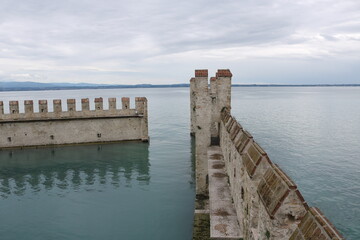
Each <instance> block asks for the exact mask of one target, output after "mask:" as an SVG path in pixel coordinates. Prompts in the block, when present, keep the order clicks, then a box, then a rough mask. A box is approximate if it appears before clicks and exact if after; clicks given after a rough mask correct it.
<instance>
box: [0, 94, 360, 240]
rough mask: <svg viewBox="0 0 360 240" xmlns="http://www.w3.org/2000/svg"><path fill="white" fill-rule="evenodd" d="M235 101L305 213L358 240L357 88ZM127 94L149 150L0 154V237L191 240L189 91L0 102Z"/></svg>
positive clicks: (109, 147)
mask: <svg viewBox="0 0 360 240" xmlns="http://www.w3.org/2000/svg"><path fill="white" fill-rule="evenodd" d="M232 94H233V95H232V113H233V115H234V116H236V118H237V119H238V120H239V122H241V124H242V125H243V126H244V127H245V128H246V129H247V130H249V131H250V132H251V133H252V134H253V136H254V138H255V140H256V141H257V142H259V143H260V145H261V146H262V147H263V148H264V149H265V150H266V151H267V152H268V154H269V156H270V158H271V159H272V160H273V161H274V162H275V163H277V164H279V165H280V167H281V168H283V169H284V170H285V171H286V172H287V173H288V175H290V176H291V177H292V178H293V179H294V180H295V182H296V183H297V185H298V187H299V188H300V190H301V192H302V193H303V195H304V196H305V198H306V200H307V201H308V203H309V204H310V205H312V206H317V207H319V208H320V209H321V210H322V211H323V212H324V213H325V215H326V216H327V217H328V218H329V219H330V220H331V221H332V222H333V223H334V224H335V225H336V226H337V228H338V229H339V230H340V231H341V232H342V233H343V234H344V235H345V236H346V238H347V239H360V159H359V158H360V157H359V156H360V124H359V123H360V110H359V105H360V88H351V87H347V88H340V87H331V88H330V87H329V88H320V87H314V88H313V87H311V88H310V87H305V88H300V87H299V88H298V87H296V88H295V87H293V88H285V87H283V88H280V87H278V88H274V87H272V88H261V87H242V88H233V92H232ZM124 96H128V97H131V101H132V105H134V97H135V96H146V97H147V98H148V101H149V134H150V138H151V139H150V143H149V144H147V143H137V142H126V143H119V144H105V145H87V146H74V147H58V148H43V149H25V150H11V151H10V150H6V151H0V202H1V204H0V216H1V218H0V236H1V237H0V239H16V240H19V239H36V240H40V239H44V240H45V239H46V240H47V239H87V240H88V239H127V240H132V239H155V240H162V239H175V240H176V239H179V240H184V239H189V240H190V239H191V235H192V219H193V208H194V195H195V193H194V191H195V187H194V178H193V177H194V176H193V175H194V172H193V162H192V160H193V159H192V147H191V139H190V136H189V124H190V123H189V118H190V117H189V112H190V109H189V108H190V107H189V89H188V88H170V89H169V88H167V89H106V90H66V91H65V90H64V91H46V92H45V91H31V92H0V100H3V101H5V102H6V104H7V101H9V100H25V99H33V100H38V99H48V100H50V101H52V99H54V98H61V99H63V100H65V99H66V98H77V101H78V102H77V103H78V106H80V99H81V98H85V97H89V98H91V99H93V98H95V97H103V98H107V97H118V101H119V103H120V98H121V97H124ZM105 103H106V101H105ZM20 105H21V104H20ZM49 105H50V106H49V107H50V110H51V105H52V104H49ZM105 105H106V104H105ZM63 107H64V108H65V106H63ZM91 107H92V108H94V105H93V104H92V105H91ZM105 107H106V106H105ZM36 109H37V106H35V110H36ZM6 110H7V109H6Z"/></svg>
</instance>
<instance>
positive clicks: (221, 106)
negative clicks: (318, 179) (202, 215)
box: [190, 69, 343, 240]
mask: <svg viewBox="0 0 360 240" xmlns="http://www.w3.org/2000/svg"><path fill="white" fill-rule="evenodd" d="M207 76H208V75H207V71H205V70H196V71H195V79H192V80H190V93H191V94H190V102H191V103H190V106H191V107H194V108H195V110H196V111H192V110H191V113H196V114H194V115H192V116H191V124H192V127H191V129H192V131H195V138H196V141H195V143H196V146H195V149H196V185H197V187H196V193H197V194H199V192H200V191H198V190H199V189H200V188H201V187H204V186H205V187H209V189H208V191H209V192H210V193H211V194H214V193H216V192H217V190H216V189H213V187H216V185H212V186H207V185H206V183H204V182H203V181H204V180H203V178H202V177H203V176H204V175H205V174H207V172H206V170H204V169H203V168H202V167H203V165H202V164H203V163H204V159H203V158H202V155H201V151H203V150H204V147H206V146H208V139H209V138H210V135H205V134H204V132H202V130H203V129H202V127H203V126H216V125H217V124H218V132H219V143H220V146H219V147H217V148H214V146H211V147H208V148H207V151H208V154H209V153H211V154H209V156H210V158H209V160H208V161H209V162H208V165H209V166H208V171H209V174H210V171H211V174H213V172H217V171H220V169H222V170H221V171H224V172H222V174H221V177H222V178H224V179H227V184H226V185H227V186H228V187H229V189H230V193H226V194H225V193H223V192H219V193H218V194H220V195H221V196H223V197H222V198H225V197H226V198H227V199H228V198H232V201H233V204H234V208H235V210H236V216H237V218H236V219H237V222H238V223H239V227H238V228H239V231H240V235H242V236H243V239H246V240H248V239H250V240H255V239H256V240H260V239H268V240H277V239H290V240H298V239H299V240H304V239H325V240H330V239H343V238H342V237H341V235H340V234H339V233H338V232H337V230H336V229H335V227H334V226H332V225H331V223H330V222H329V221H328V220H327V219H326V218H325V217H324V216H323V215H322V214H321V213H320V212H319V211H317V210H316V208H309V206H308V204H307V203H306V201H305V199H304V197H303V196H302V194H301V193H300V191H299V189H298V188H297V186H296V184H295V183H294V181H293V180H292V179H291V178H290V177H289V176H288V175H287V174H286V173H285V172H284V171H283V170H282V169H281V168H280V167H279V166H278V165H276V164H275V163H273V162H272V161H271V160H270V158H269V156H268V155H267V153H266V151H265V150H264V149H263V148H261V146H260V145H259V144H258V143H257V142H256V141H255V140H254V139H253V137H252V135H251V134H250V133H249V132H247V131H246V130H245V129H243V127H242V126H241V125H240V124H239V123H238V121H237V120H236V119H235V118H234V117H233V116H232V115H231V113H230V109H231V106H230V105H231V104H230V103H231V77H232V74H231V72H230V71H229V70H228V69H219V70H218V72H217V73H216V78H211V79H210V90H209V89H208V87H207V86H205V85H207ZM191 84H193V85H191ZM215 89H216V92H215ZM205 96H206V97H205ZM207 106H210V107H209V108H207ZM209 115H211V122H210V123H209V125H205V124H204V123H205V122H204V116H206V117H207V119H209V117H208V116H209ZM194 116H196V118H194ZM197 126H199V127H200V128H196V127H197ZM207 129H208V128H207ZM213 129H215V128H213V127H212V130H211V131H213ZM201 133H202V134H203V135H201ZM211 138H213V132H211ZM214 149H217V150H216V151H217V152H218V153H217V154H214V153H213V152H214ZM211 156H212V157H211ZM215 159H216V160H215ZM215 163H216V164H215ZM220 163H221V164H220ZM215 165H216V166H215ZM217 168H219V170H218V169H217ZM209 177H213V176H209ZM219 177H220V175H219ZM210 181H214V178H212V179H210ZM225 182H226V181H225ZM224 186H225V184H224ZM210 188H211V189H210ZM202 192H205V190H204V189H202ZM229 194H230V195H229ZM215 196H216V195H215ZM213 197H214V195H212V197H211V196H210V233H211V234H213V235H212V236H210V239H213V238H219V239H226V238H227V236H226V234H225V235H223V236H220V235H219V232H217V231H214V229H215V228H214V227H215V226H213V225H212V224H217V221H216V218H218V216H216V214H215V215H214V213H213V210H211V209H212V208H213V207H212V206H214V205H212V204H217V203H216V202H215V203H214V202H213V201H214V200H212V198H213ZM196 201H199V200H198V199H197V200H196ZM204 211H207V209H206V206H205V209H204ZM195 214H196V213H195ZM224 221H225V220H224ZM229 221H230V218H228V219H227V220H226V226H235V225H236V223H235V222H232V223H231V221H233V220H231V221H230V222H229ZM224 223H225V222H224ZM224 232H226V231H224ZM215 233H216V234H217V235H216V237H215Z"/></svg>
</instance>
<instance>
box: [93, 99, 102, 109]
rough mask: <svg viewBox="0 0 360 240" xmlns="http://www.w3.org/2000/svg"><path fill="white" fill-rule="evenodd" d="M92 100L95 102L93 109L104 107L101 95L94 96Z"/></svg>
mask: <svg viewBox="0 0 360 240" xmlns="http://www.w3.org/2000/svg"><path fill="white" fill-rule="evenodd" d="M94 102H95V111H98V110H103V109H104V104H103V98H101V97H100V98H95V100H94Z"/></svg>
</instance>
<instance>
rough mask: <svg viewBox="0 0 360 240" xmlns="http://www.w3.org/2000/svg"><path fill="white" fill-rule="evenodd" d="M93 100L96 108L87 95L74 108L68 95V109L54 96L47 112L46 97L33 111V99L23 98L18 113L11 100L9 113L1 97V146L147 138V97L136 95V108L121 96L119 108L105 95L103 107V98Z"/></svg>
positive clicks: (114, 99)
mask: <svg viewBox="0 0 360 240" xmlns="http://www.w3.org/2000/svg"><path fill="white" fill-rule="evenodd" d="M94 101H95V110H90V106H89V103H90V102H89V99H88V98H84V99H81V110H80V111H77V110H76V100H75V99H67V101H66V104H67V111H62V101H61V100H60V99H55V100H53V111H52V112H49V111H48V101H47V100H39V102H38V105H39V112H34V102H33V101H32V100H25V101H24V113H20V111H19V102H18V101H10V102H9V110H10V112H9V113H8V114H4V104H3V102H2V101H0V132H1V136H0V148H18V147H33V146H43V145H59V144H80V143H95V142H113V141H124V140H142V141H148V139H149V137H148V113H147V99H146V98H144V97H137V98H135V109H130V100H129V98H122V108H121V109H117V107H116V98H109V99H108V101H109V109H106V110H105V109H104V108H103V99H102V98H95V100H94Z"/></svg>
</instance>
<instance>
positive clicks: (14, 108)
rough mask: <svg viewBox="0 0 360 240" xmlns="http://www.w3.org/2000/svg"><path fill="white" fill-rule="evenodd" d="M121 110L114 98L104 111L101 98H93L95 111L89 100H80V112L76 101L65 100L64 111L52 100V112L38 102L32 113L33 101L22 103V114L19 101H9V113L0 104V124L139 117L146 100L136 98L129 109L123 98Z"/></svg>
mask: <svg viewBox="0 0 360 240" xmlns="http://www.w3.org/2000/svg"><path fill="white" fill-rule="evenodd" d="M121 100H122V108H121V109H118V108H117V106H116V98H109V99H108V101H109V109H104V107H103V98H95V100H94V103H95V109H94V110H90V100H89V98H83V99H81V110H77V109H76V99H67V100H66V106H67V108H66V110H65V111H63V109H62V100H61V99H54V100H53V108H52V111H51V112H50V111H49V106H48V101H47V100H39V101H38V106H39V111H38V112H35V111H34V101H33V100H25V101H24V112H23V113H21V112H20V111H19V101H9V113H4V103H3V101H1V102H0V123H1V122H4V121H6V122H8V121H26V120H52V119H56V118H62V119H64V118H91V117H111V116H140V115H142V114H143V113H144V109H145V108H146V107H147V106H145V104H144V102H147V100H146V98H144V97H142V98H136V99H135V102H136V103H135V105H136V108H134V109H130V99H129V98H126V97H123V98H122V99H121Z"/></svg>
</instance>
